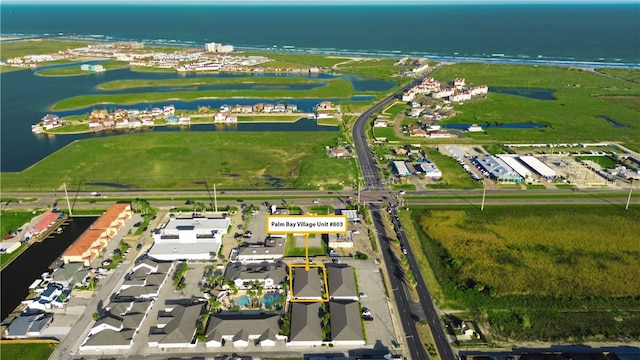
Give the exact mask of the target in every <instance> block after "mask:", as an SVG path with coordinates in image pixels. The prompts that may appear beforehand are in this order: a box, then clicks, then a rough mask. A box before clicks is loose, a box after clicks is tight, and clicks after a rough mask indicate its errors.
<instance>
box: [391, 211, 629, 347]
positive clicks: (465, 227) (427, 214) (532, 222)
mask: <svg viewBox="0 0 640 360" xmlns="http://www.w3.org/2000/svg"><path fill="white" fill-rule="evenodd" d="M402 217H403V219H404V220H407V223H409V222H412V223H413V226H412V228H411V229H409V231H408V234H409V235H410V239H411V242H412V243H411V245H412V248H413V251H414V253H416V252H417V253H418V254H417V257H418V259H419V261H420V258H424V259H428V263H427V262H423V263H422V265H423V267H422V271H423V273H425V278H426V279H427V281H428V282H429V287H430V289H432V293H433V294H434V296H435V297H436V299H437V301H438V303H439V304H440V305H439V307H440V310H442V311H444V312H445V313H446V312H447V309H448V308H451V309H458V310H459V309H466V311H464V312H462V313H461V314H462V315H460V316H463V317H467V318H470V319H473V320H474V321H475V322H476V323H478V324H480V325H481V326H482V328H483V329H487V331H486V334H485V336H487V337H488V338H489V339H490V341H500V340H504V341H528V340H542V341H554V342H555V341H563V342H565V341H566V342H579V341H602V340H606V341H612V340H619V341H626V340H628V339H637V338H638V336H640V314H639V313H638V312H637V309H638V305H639V301H640V300H639V297H638V295H639V294H640V282H638V281H636V279H635V276H636V274H637V273H640V261H639V259H640V242H638V239H637V234H638V233H639V232H640V209H638V208H630V209H629V210H624V208H620V207H615V206H526V207H523V206H508V207H507V206H502V207H490V208H485V209H484V211H479V210H478V209H476V208H468V207H465V208H462V207H446V208H445V207H442V208H437V209H433V208H431V209H428V208H425V207H414V208H412V209H411V212H410V213H407V212H405V213H403V214H402ZM409 217H410V218H409ZM413 227H415V228H413ZM412 235H413V236H412ZM427 264H430V266H429V265H427ZM434 275H435V279H436V280H437V283H435V282H434V281H433V280H431V282H430V280H429V279H434ZM457 313H459V314H460V312H459V311H458V312H457Z"/></svg>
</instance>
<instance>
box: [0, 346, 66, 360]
mask: <svg viewBox="0 0 640 360" xmlns="http://www.w3.org/2000/svg"><path fill="white" fill-rule="evenodd" d="M56 347H58V344H55V343H46V342H42V343H35V342H15V343H14V342H11V343H10V342H6V341H4V342H2V344H0V359H20V360H45V359H48V358H49V356H51V354H53V352H54V350H55V349H56Z"/></svg>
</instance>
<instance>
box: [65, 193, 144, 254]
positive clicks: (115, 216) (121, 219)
mask: <svg viewBox="0 0 640 360" xmlns="http://www.w3.org/2000/svg"><path fill="white" fill-rule="evenodd" d="M132 215H133V211H132V210H131V204H129V203H118V204H114V205H112V206H111V207H110V208H109V210H107V212H105V213H104V214H102V216H100V217H99V218H98V219H97V220H96V221H94V222H93V224H91V226H89V228H88V229H87V230H85V232H83V233H82V235H80V237H79V238H78V239H77V240H76V241H75V242H74V243H73V244H71V246H69V247H68V248H67V250H65V252H64V253H62V260H63V261H64V263H65V264H68V263H70V262H82V263H84V265H85V266H90V265H91V260H93V259H94V258H96V257H97V256H98V255H100V254H101V253H102V250H104V248H106V246H107V244H108V243H109V241H110V240H111V239H113V238H114V237H115V236H116V234H117V233H118V231H119V230H120V229H121V228H122V227H123V226H124V224H125V223H126V222H127V220H129V219H130V218H131V216H132Z"/></svg>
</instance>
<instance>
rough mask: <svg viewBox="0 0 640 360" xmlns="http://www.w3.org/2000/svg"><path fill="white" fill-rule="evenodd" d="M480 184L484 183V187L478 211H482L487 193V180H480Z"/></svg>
mask: <svg viewBox="0 0 640 360" xmlns="http://www.w3.org/2000/svg"><path fill="white" fill-rule="evenodd" d="M482 184H484V188H483V189H482V205H481V206H480V211H484V198H485V195H486V194H487V181H486V180H484V181H482Z"/></svg>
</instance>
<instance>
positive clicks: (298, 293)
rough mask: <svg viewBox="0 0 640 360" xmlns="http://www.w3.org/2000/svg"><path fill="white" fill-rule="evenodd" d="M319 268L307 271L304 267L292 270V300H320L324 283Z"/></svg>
mask: <svg viewBox="0 0 640 360" xmlns="http://www.w3.org/2000/svg"><path fill="white" fill-rule="evenodd" d="M320 272H321V270H320V268H317V267H312V268H310V269H309V271H307V270H306V269H305V268H304V267H296V268H294V269H293V298H294V299H297V300H322V290H323V288H324V281H323V279H322V276H321V275H320Z"/></svg>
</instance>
